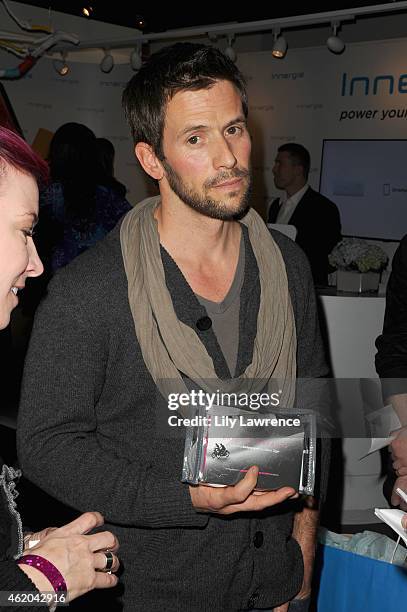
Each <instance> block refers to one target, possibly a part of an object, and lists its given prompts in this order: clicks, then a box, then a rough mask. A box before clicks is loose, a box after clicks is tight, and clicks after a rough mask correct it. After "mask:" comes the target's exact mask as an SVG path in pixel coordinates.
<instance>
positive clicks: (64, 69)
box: [52, 52, 69, 76]
mask: <svg viewBox="0 0 407 612" xmlns="http://www.w3.org/2000/svg"><path fill="white" fill-rule="evenodd" d="M52 65H53V66H54V70H55V71H56V72H57V73H58V74H59V75H60V76H66V75H67V74H68V72H69V66H68V64H67V63H66V53H65V52H62V53H61V59H55V60H54V61H53V62H52Z"/></svg>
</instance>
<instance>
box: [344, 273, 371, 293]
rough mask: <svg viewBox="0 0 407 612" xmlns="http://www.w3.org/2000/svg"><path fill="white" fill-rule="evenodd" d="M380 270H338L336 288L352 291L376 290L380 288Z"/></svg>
mask: <svg viewBox="0 0 407 612" xmlns="http://www.w3.org/2000/svg"><path fill="white" fill-rule="evenodd" d="M379 283H380V272H358V271H357V270H337V275H336V288H337V290H338V291H348V292H352V293H365V292H375V291H377V290H378V289H379Z"/></svg>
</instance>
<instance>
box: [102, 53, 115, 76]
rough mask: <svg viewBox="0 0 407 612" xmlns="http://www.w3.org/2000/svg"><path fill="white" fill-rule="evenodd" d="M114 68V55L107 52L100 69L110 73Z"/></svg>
mask: <svg viewBox="0 0 407 612" xmlns="http://www.w3.org/2000/svg"><path fill="white" fill-rule="evenodd" d="M113 66H114V59H113V55H111V53H109V52H108V51H105V55H104V58H103V59H102V61H101V62H100V69H101V71H102V72H110V71H111V70H112V69H113Z"/></svg>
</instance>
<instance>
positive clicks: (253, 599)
mask: <svg viewBox="0 0 407 612" xmlns="http://www.w3.org/2000/svg"><path fill="white" fill-rule="evenodd" d="M258 599H259V594H258V593H253V595H252V596H251V597H250V599H249V601H248V602H247V607H248V608H249V610H253V608H254V607H255V605H256V603H257V600H258Z"/></svg>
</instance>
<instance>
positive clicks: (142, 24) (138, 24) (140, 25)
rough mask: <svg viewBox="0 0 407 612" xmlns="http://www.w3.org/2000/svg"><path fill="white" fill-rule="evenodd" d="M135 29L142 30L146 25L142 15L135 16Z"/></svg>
mask: <svg viewBox="0 0 407 612" xmlns="http://www.w3.org/2000/svg"><path fill="white" fill-rule="evenodd" d="M135 25H136V28H140V30H144V28H145V27H146V25H147V23H146V20H145V19H144V17H143V16H142V15H136V24H135Z"/></svg>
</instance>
